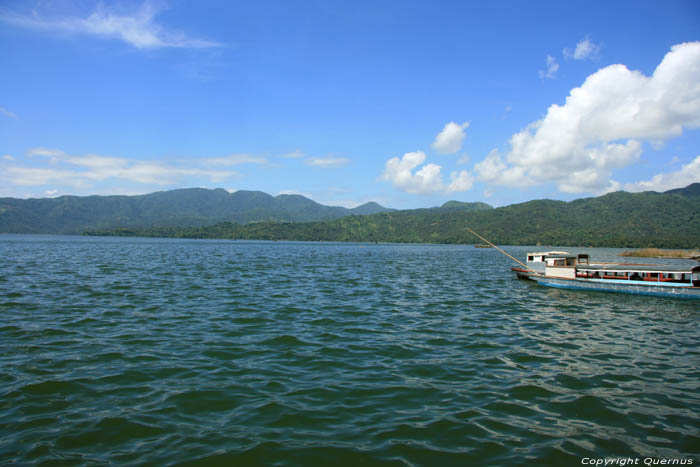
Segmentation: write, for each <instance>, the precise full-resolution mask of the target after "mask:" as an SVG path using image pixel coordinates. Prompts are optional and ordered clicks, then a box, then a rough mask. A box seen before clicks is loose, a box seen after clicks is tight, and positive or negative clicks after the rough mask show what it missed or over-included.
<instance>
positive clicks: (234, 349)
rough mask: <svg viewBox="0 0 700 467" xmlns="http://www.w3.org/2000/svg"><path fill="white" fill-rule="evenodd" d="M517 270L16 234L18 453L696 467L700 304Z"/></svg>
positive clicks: (8, 391) (421, 249) (2, 284)
mask: <svg viewBox="0 0 700 467" xmlns="http://www.w3.org/2000/svg"><path fill="white" fill-rule="evenodd" d="M508 250H509V251H510V252H511V253H513V254H515V255H516V256H517V257H524V255H525V252H526V251H528V250H529V249H528V248H509V249H508ZM569 251H571V252H575V251H577V250H575V249H573V250H572V249H569ZM588 252H589V253H591V254H592V255H593V257H594V258H602V257H606V256H607V257H612V258H614V253H616V251H615V250H589V251H588ZM510 266H511V264H510V262H509V260H508V259H507V258H505V257H503V256H502V255H500V254H498V252H496V251H495V250H492V249H475V248H472V247H467V246H435V245H357V244H315V243H308V244H305V243H281V242H280V243H264V242H260V243H255V242H228V241H193V240H159V239H116V238H80V237H50V236H10V235H7V236H0V311H1V312H2V317H1V320H2V321H1V323H0V461H2V463H13V462H14V463H19V464H39V463H49V464H57V465H74V464H75V465H77V464H79V465H84V464H122V463H124V464H143V463H150V464H176V463H201V464H221V465H273V464H279V465H328V464H329V463H332V464H335V465H357V464H361V463H364V464H365V465H373V464H396V465H477V464H478V465H534V464H537V465H581V459H582V458H586V457H589V458H604V457H629V456H631V457H652V458H654V459H657V460H658V459H661V458H677V459H694V460H695V463H696V464H697V463H698V461H700V433H699V428H698V427H700V349H699V347H698V343H699V342H700V327H699V326H698V321H699V318H700V309H699V308H700V306H699V305H698V303H696V302H692V301H681V300H673V299H661V298H648V297H635V296H626V295H616V294H604V293H596V292H568V291H559V290H553V289H546V288H541V287H538V286H537V285H535V284H532V283H530V282H528V281H522V280H517V279H515V278H514V277H513V276H512V275H511V273H510V270H509V268H510ZM639 462H640V465H642V464H641V462H642V461H641V460H640V461H639Z"/></svg>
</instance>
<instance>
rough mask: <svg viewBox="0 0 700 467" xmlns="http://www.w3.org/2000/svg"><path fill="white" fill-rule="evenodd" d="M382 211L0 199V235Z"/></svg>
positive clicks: (156, 199) (236, 201)
mask: <svg viewBox="0 0 700 467" xmlns="http://www.w3.org/2000/svg"><path fill="white" fill-rule="evenodd" d="M383 211H388V209H386V208H384V207H382V206H380V205H378V204H376V203H367V204H364V205H362V206H358V207H357V208H354V209H346V208H343V207H337V206H336V207H334V206H324V205H321V204H318V203H316V202H315V201H312V200H310V199H308V198H305V197H303V196H300V195H279V196H276V197H273V196H270V195H268V194H266V193H263V192H260V191H236V192H234V193H229V192H228V191H226V190H224V189H216V190H208V189H204V188H188V189H181V190H172V191H162V192H157V193H151V194H148V195H140V196H84V197H81V196H62V197H60V198H43V199H17V198H0V233H49V234H79V233H82V232H84V231H85V230H95V229H111V228H118V227H119V228H132V229H143V228H147V227H153V226H160V227H164V226H197V225H207V224H214V223H216V222H223V221H229V222H235V223H247V222H256V221H264V220H269V221H289V222H292V221H293V222H307V221H316V220H325V219H337V218H340V217H343V216H348V215H352V214H373V213H377V212H383Z"/></svg>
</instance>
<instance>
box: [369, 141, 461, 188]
mask: <svg viewBox="0 0 700 467" xmlns="http://www.w3.org/2000/svg"><path fill="white" fill-rule="evenodd" d="M425 159H426V155H425V153H424V152H423V151H416V152H408V153H406V154H404V155H403V157H401V158H398V157H392V158H391V159H389V160H388V161H387V162H386V165H385V168H384V173H382V177H381V178H382V180H386V181H388V182H391V184H392V185H394V186H395V187H397V188H399V189H401V190H403V191H405V192H407V193H412V194H422V195H425V194H432V193H454V192H459V191H467V190H469V189H471V187H472V184H473V183H474V179H473V177H472V176H471V175H470V174H469V172H468V171H466V170H462V171H461V172H452V173H451V174H450V183H449V184H448V185H445V184H444V183H443V181H442V174H441V170H442V167H440V166H439V165H436V164H432V163H430V164H425V165H423V167H421V168H420V169H419V170H417V171H416V172H415V173H413V170H414V169H416V168H417V167H418V166H419V165H421V164H423V163H424V162H425Z"/></svg>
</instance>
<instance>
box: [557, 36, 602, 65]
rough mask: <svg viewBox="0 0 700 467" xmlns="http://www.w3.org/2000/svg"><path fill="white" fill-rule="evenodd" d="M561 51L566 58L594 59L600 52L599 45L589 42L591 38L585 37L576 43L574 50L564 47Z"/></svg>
mask: <svg viewBox="0 0 700 467" xmlns="http://www.w3.org/2000/svg"><path fill="white" fill-rule="evenodd" d="M563 53H564V57H565V58H566V59H568V60H570V59H574V60H586V59H592V60H595V59H597V58H598V55H599V54H600V46H599V45H598V44H595V43H594V42H591V40H590V39H589V38H588V37H586V38H585V39H582V40H580V41H579V42H578V43H577V44H576V48H575V49H574V50H571V49H569V48H566V49H564V50H563Z"/></svg>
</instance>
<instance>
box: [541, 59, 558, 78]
mask: <svg viewBox="0 0 700 467" xmlns="http://www.w3.org/2000/svg"><path fill="white" fill-rule="evenodd" d="M545 62H546V64H547V68H546V69H545V70H540V78H541V79H545V78H548V79H554V78H556V77H557V71H559V63H557V59H556V58H554V57H552V56H551V55H547V59H546V60H545Z"/></svg>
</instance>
